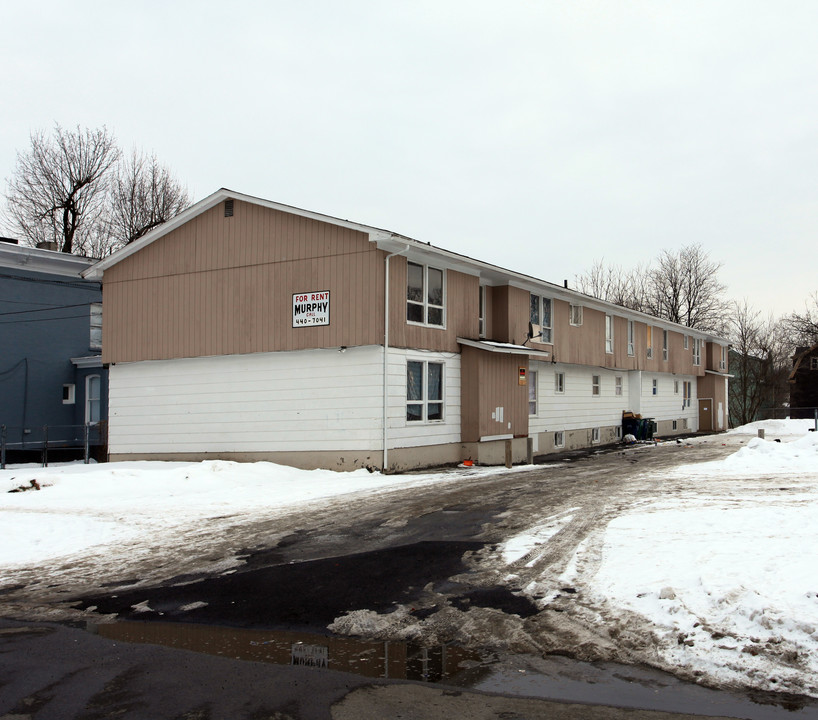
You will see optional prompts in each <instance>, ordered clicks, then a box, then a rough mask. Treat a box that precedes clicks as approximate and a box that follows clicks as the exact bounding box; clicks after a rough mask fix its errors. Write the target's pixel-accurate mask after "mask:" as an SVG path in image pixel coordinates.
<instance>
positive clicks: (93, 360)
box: [71, 355, 102, 368]
mask: <svg viewBox="0 0 818 720" xmlns="http://www.w3.org/2000/svg"><path fill="white" fill-rule="evenodd" d="M71 362H72V363H74V367H77V368H101V367H102V355H88V356H86V357H75V358H71Z"/></svg>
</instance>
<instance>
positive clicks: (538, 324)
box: [529, 293, 551, 343]
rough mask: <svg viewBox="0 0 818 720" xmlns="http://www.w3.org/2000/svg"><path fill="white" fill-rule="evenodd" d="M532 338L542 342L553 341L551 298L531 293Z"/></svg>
mask: <svg viewBox="0 0 818 720" xmlns="http://www.w3.org/2000/svg"><path fill="white" fill-rule="evenodd" d="M529 320H530V321H531V334H532V339H534V340H537V341H539V342H541V343H550V342H551V298H547V297H542V296H540V295H534V294H533V293H532V294H531V313H530V317H529Z"/></svg>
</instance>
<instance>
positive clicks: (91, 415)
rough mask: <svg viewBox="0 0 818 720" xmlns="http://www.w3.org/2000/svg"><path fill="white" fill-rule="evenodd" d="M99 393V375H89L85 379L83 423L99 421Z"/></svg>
mask: <svg viewBox="0 0 818 720" xmlns="http://www.w3.org/2000/svg"><path fill="white" fill-rule="evenodd" d="M101 392H102V382H101V380H100V376H99V375H89V376H88V377H87V378H85V422H87V423H98V422H99V421H100V414H99V409H100V408H99V405H100V399H101Z"/></svg>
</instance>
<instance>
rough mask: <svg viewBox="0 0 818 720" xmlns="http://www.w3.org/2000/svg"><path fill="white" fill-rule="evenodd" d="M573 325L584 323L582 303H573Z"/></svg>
mask: <svg viewBox="0 0 818 720" xmlns="http://www.w3.org/2000/svg"><path fill="white" fill-rule="evenodd" d="M571 325H582V305H571Z"/></svg>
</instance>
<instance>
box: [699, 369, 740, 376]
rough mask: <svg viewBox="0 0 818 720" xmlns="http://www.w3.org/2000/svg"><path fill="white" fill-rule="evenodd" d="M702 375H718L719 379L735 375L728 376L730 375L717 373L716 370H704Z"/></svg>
mask: <svg viewBox="0 0 818 720" xmlns="http://www.w3.org/2000/svg"><path fill="white" fill-rule="evenodd" d="M704 374H705V375H718V376H719V377H726V378H731V377H735V375H730V373H723V372H719V371H718V370H705V371H704Z"/></svg>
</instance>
